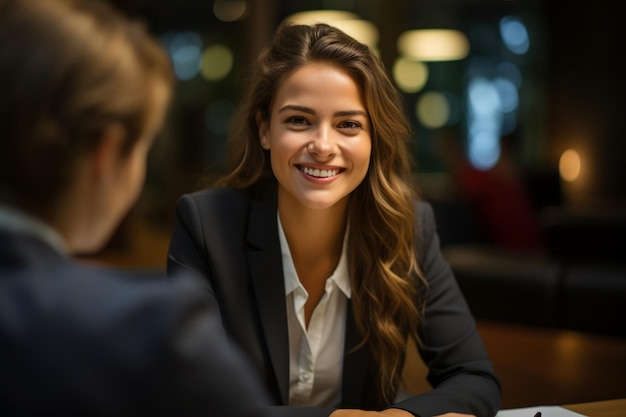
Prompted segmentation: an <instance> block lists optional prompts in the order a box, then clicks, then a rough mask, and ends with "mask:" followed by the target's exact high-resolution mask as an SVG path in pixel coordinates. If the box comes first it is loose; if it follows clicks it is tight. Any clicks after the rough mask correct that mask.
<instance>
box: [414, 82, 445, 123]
mask: <svg viewBox="0 0 626 417" xmlns="http://www.w3.org/2000/svg"><path fill="white" fill-rule="evenodd" d="M415 114H416V116H417V119H418V120H419V121H420V123H422V124H423V125H424V126H425V127H427V128H430V129H437V128H440V127H442V126H444V125H445V124H446V123H447V122H448V119H449V118H450V104H449V103H448V99H447V98H446V96H445V95H444V94H442V93H438V92H434V91H432V92H428V93H424V94H423V95H422V96H421V97H420V99H419V100H418V101H417V104H416V106H415Z"/></svg>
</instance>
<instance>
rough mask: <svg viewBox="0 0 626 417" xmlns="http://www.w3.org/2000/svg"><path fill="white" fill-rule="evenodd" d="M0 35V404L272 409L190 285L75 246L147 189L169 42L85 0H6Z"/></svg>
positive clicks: (96, 239)
mask: <svg viewBox="0 0 626 417" xmlns="http://www.w3.org/2000/svg"><path fill="white" fill-rule="evenodd" d="M0 45H2V47H0V91H1V92H2V93H1V94H0V127H1V128H2V132H1V133H0V409H1V410H2V415H3V416H44V415H45V416H61V415H63V416H137V415H142V416H143V415H149V416H172V415H205V416H207V415H221V416H241V417H243V416H248V417H251V416H261V415H265V404H266V403H267V402H266V400H265V397H264V396H263V394H262V391H261V389H260V387H259V386H257V385H255V384H254V382H255V381H254V378H253V377H252V376H251V375H249V373H248V370H247V369H245V368H244V365H243V364H242V359H241V357H240V356H237V355H236V354H235V353H234V352H232V346H230V345H229V344H228V342H227V341H226V340H224V338H223V331H222V330H221V329H220V325H219V322H218V321H217V320H216V318H215V315H214V314H213V313H212V311H211V306H210V305H209V304H208V303H207V302H206V300H204V299H203V297H201V294H200V291H198V286H197V283H195V284H194V281H192V280H190V279H186V278H182V277H181V278H180V279H179V280H176V281H172V280H167V279H165V277H164V276H163V277H154V278H155V279H148V278H146V277H136V276H133V275H132V274H130V273H123V272H121V271H112V270H104V269H98V268H91V267H88V266H86V265H82V264H80V263H78V262H73V261H72V258H71V255H72V254H74V253H84V252H91V251H95V250H98V249H99V248H101V247H102V246H103V245H104V244H105V243H106V241H107V240H108V238H109V236H110V234H111V233H112V232H113V230H114V229H115V227H116V226H117V224H118V223H119V221H120V219H121V218H122V217H123V216H124V215H125V214H126V212H127V211H128V209H129V208H130V206H131V205H132V204H133V203H134V202H135V200H136V198H137V196H138V194H139V191H140V189H141V186H142V184H143V178H144V173H145V161H146V155H147V152H148V149H149V148H150V146H151V144H152V142H153V138H154V136H155V133H156V132H157V130H158V129H159V128H160V125H161V121H162V118H163V115H164V112H165V109H166V107H167V103H168V100H169V97H170V95H171V89H172V85H173V76H172V69H171V66H170V63H169V59H168V56H167V55H166V53H165V52H164V51H163V50H162V48H161V47H160V46H159V45H158V44H157V43H156V42H155V41H154V40H153V39H152V38H151V37H150V36H149V35H148V34H147V33H146V31H145V30H144V29H143V27H142V26H141V25H138V24H137V23H131V22H129V21H128V20H126V19H125V18H124V17H123V16H121V15H120V14H119V13H116V12H115V11H114V10H113V9H112V8H111V7H110V6H107V5H106V3H103V2H100V1H97V2H96V1H89V0H45V1H44V0H0ZM239 395H245V396H246V402H238V401H235V399H237V398H239Z"/></svg>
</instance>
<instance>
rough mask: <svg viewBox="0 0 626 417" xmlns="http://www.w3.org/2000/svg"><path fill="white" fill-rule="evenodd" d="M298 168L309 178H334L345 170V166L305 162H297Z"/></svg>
mask: <svg viewBox="0 0 626 417" xmlns="http://www.w3.org/2000/svg"><path fill="white" fill-rule="evenodd" d="M296 168H297V169H298V170H299V171H300V172H301V173H302V174H304V175H305V176H306V177H307V178H313V179H316V180H328V179H333V178H336V177H337V176H338V175H339V174H340V173H342V172H343V171H345V168H339V167H332V166H310V165H303V164H296Z"/></svg>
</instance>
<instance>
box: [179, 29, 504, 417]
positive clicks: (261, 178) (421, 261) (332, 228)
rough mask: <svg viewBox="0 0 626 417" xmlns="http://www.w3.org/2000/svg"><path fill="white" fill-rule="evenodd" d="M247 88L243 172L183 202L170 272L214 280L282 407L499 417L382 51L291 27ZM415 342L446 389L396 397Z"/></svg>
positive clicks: (496, 391)
mask: <svg viewBox="0 0 626 417" xmlns="http://www.w3.org/2000/svg"><path fill="white" fill-rule="evenodd" d="M246 91H247V94H246V96H245V99H244V101H243V103H242V105H241V108H240V109H241V114H240V116H241V117H242V119H241V120H239V121H238V122H237V123H235V126H236V128H237V130H236V131H235V132H234V133H233V136H232V138H231V140H232V143H231V153H232V155H231V157H232V159H231V163H232V167H233V168H232V171H230V173H229V174H227V175H226V177H225V178H223V179H222V180H221V182H220V185H222V186H220V187H216V188H213V189H208V190H202V191H198V192H195V193H192V194H187V195H184V196H182V197H181V198H180V200H179V202H178V205H177V209H176V210H177V211H176V223H175V227H174V231H173V235H172V238H171V242H170V248H169V254H168V272H169V273H172V274H174V273H176V272H178V271H181V270H187V271H189V270H191V271H194V272H195V273H198V274H201V275H203V276H204V277H205V278H206V283H207V291H206V294H205V296H206V297H207V298H208V299H210V300H211V303H213V304H215V305H216V306H217V307H218V308H219V311H220V314H221V319H222V324H223V326H224V328H225V329H226V332H227V333H228V334H229V335H230V336H231V337H232V338H233V339H234V340H236V341H237V342H238V343H239V346H241V348H242V349H243V350H244V351H245V352H246V353H247V355H248V357H249V358H250V359H251V360H252V361H253V362H254V364H255V365H256V371H257V372H258V374H259V376H260V378H261V379H262V380H263V381H264V382H265V385H266V387H267V389H268V391H269V392H270V394H271V396H272V398H273V402H274V404H275V406H276V407H275V409H274V411H275V412H276V413H277V415H289V416H329V415H330V416H333V417H341V416H355V417H356V416H366V415H368V416H370V415H371V416H375V415H380V416H383V415H384V416H420V417H430V416H436V415H448V416H453V415H474V416H481V417H490V416H493V415H495V414H496V412H497V410H498V408H499V404H500V387H499V383H498V380H497V378H496V376H495V375H494V371H493V369H492V364H491V362H490V360H489V358H488V355H487V353H486V351H485V348H484V347H483V343H482V341H481V338H480V336H479V334H478V332H477V330H476V326H475V322H474V319H473V317H472V315H471V313H470V311H469V309H468V306H467V305H466V303H465V301H464V298H463V296H462V294H461V292H460V291H459V288H458V286H457V284H456V282H455V278H454V276H453V274H452V272H451V270H450V268H449V266H448V265H447V264H446V262H445V261H444V259H443V258H442V256H441V253H440V250H439V247H438V245H439V243H438V238H437V235H436V232H435V223H434V219H433V212H432V209H431V207H430V206H429V205H427V204H426V203H424V202H420V201H418V200H417V199H416V197H415V196H414V195H413V191H412V189H413V188H412V186H411V182H410V178H411V169H410V168H411V166H410V161H409V158H408V150H407V147H406V145H407V142H408V140H409V138H410V128H409V125H408V122H407V120H406V118H405V116H404V113H403V110H402V104H401V101H400V98H399V94H398V93H397V91H396V90H395V88H394V87H393V85H392V84H391V82H390V80H389V79H388V77H387V75H386V73H385V71H384V68H383V67H382V64H381V63H380V62H379V60H378V59H377V58H376V57H375V56H374V55H373V54H372V52H371V51H370V49H369V48H368V47H367V46H365V45H363V44H360V43H358V42H357V41H355V40H354V39H352V38H350V37H348V36H347V35H345V34H344V33H342V32H340V31H339V30H337V29H335V28H333V27H330V26H327V25H324V24H319V25H315V26H304V25H292V24H284V25H282V26H281V27H279V29H278V31H277V33H276V35H275V40H274V43H273V45H272V46H271V47H270V48H269V49H267V50H266V51H264V52H263V53H262V54H261V56H260V59H259V62H258V68H257V69H256V72H255V74H254V78H253V80H252V85H251V86H250V88H249V89H247V90H246ZM409 338H412V339H413V340H415V341H416V342H417V346H419V351H420V353H421V356H422V358H423V359H424V361H425V363H426V364H427V365H428V368H429V376H428V378H429V381H430V383H431V384H432V386H433V390H432V391H430V392H426V393H424V394H422V395H418V396H414V397H412V398H409V399H406V400H402V401H396V400H395V398H396V393H397V392H398V388H399V385H400V382H401V372H402V369H403V363H404V358H405V353H406V350H407V341H408V340H409Z"/></svg>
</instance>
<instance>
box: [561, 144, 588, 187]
mask: <svg viewBox="0 0 626 417" xmlns="http://www.w3.org/2000/svg"><path fill="white" fill-rule="evenodd" d="M581 166H582V164H581V161H580V155H579V154H578V152H576V151H575V150H574V149H568V150H566V151H565V152H563V153H562V154H561V158H560V159H559V174H560V175H561V178H563V180H564V181H567V182H574V181H576V180H577V179H578V177H579V176H580V170H581Z"/></svg>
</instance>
